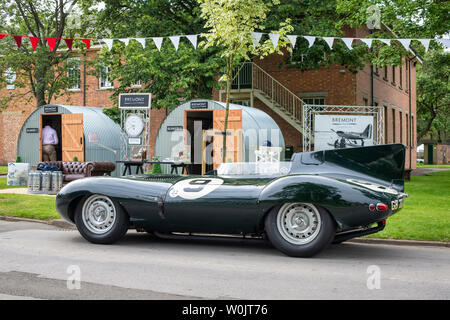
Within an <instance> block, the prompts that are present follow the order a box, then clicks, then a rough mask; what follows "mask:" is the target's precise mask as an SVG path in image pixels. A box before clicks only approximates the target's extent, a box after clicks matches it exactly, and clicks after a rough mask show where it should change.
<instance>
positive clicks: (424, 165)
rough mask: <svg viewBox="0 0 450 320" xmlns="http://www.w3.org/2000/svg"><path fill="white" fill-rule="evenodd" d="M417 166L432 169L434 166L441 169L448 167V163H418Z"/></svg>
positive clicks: (449, 166) (449, 167) (449, 165)
mask: <svg viewBox="0 0 450 320" xmlns="http://www.w3.org/2000/svg"><path fill="white" fill-rule="evenodd" d="M417 168H427V169H434V168H438V169H439V168H441V169H450V164H423V163H418V164H417Z"/></svg>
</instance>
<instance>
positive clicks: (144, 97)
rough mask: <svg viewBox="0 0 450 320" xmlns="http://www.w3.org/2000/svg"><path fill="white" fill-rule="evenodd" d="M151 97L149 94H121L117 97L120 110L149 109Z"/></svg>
mask: <svg viewBox="0 0 450 320" xmlns="http://www.w3.org/2000/svg"><path fill="white" fill-rule="evenodd" d="M151 101H152V95H151V94H150V93H121V94H120V95H119V108H120V109H149V108H150V106H151V103H152V102H151Z"/></svg>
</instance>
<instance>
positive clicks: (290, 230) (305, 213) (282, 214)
mask: <svg viewBox="0 0 450 320" xmlns="http://www.w3.org/2000/svg"><path fill="white" fill-rule="evenodd" d="M321 226H322V220H321V219H320V214H319V211H318V210H317V208H316V207H315V206H314V205H312V204H309V203H287V204H285V205H283V206H282V207H281V208H280V210H279V211H278V215H277V228H278V231H279V232H280V234H281V236H282V237H283V238H284V239H285V240H286V241H288V242H290V243H292V244H306V243H309V242H311V241H312V240H314V239H315V238H316V237H317V235H318V234H319V231H320V228H321Z"/></svg>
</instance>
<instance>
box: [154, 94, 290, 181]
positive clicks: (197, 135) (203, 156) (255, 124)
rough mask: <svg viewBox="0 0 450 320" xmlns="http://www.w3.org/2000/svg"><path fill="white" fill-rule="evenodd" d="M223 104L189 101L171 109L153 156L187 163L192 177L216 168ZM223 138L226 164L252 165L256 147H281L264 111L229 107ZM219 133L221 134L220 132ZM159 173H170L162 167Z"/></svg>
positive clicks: (219, 156) (280, 139)
mask: <svg viewBox="0 0 450 320" xmlns="http://www.w3.org/2000/svg"><path fill="white" fill-rule="evenodd" d="M224 119H225V102H218V101H212V100H204V99H203V100H200V99H196V100H192V101H188V102H185V103H183V104H181V105H179V106H178V107H176V108H175V109H173V110H172V111H171V112H170V113H169V114H168V115H167V117H166V118H165V119H164V121H163V123H162V124H161V127H160V128H159V131H158V134H157V137H156V143H155V157H157V158H158V160H160V161H164V160H169V159H171V160H173V159H177V158H183V159H186V160H189V161H190V162H191V163H192V165H191V173H192V174H201V173H202V172H208V171H210V170H213V169H216V168H217V166H218V165H219V164H220V163H221V162H222V161H221V160H222V153H221V152H222V145H223V128H224ZM228 129H231V130H234V131H233V132H235V133H233V134H231V135H229V137H227V157H226V159H227V162H253V161H255V150H258V148H259V147H260V146H269V147H281V148H283V147H284V139H283V135H282V133H281V130H280V128H279V127H278V125H277V124H276V122H275V121H274V120H273V119H272V118H271V117H270V116H269V115H268V114H267V113H265V112H263V111H261V110H259V109H256V108H251V107H246V106H241V105H237V104H230V112H229V117H228ZM221 132H222V133H221ZM162 168H163V172H165V173H168V172H170V166H169V165H163V166H162Z"/></svg>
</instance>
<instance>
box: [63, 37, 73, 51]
mask: <svg viewBox="0 0 450 320" xmlns="http://www.w3.org/2000/svg"><path fill="white" fill-rule="evenodd" d="M64 41H65V42H66V45H67V48H69V50H70V51H72V45H73V39H64Z"/></svg>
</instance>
